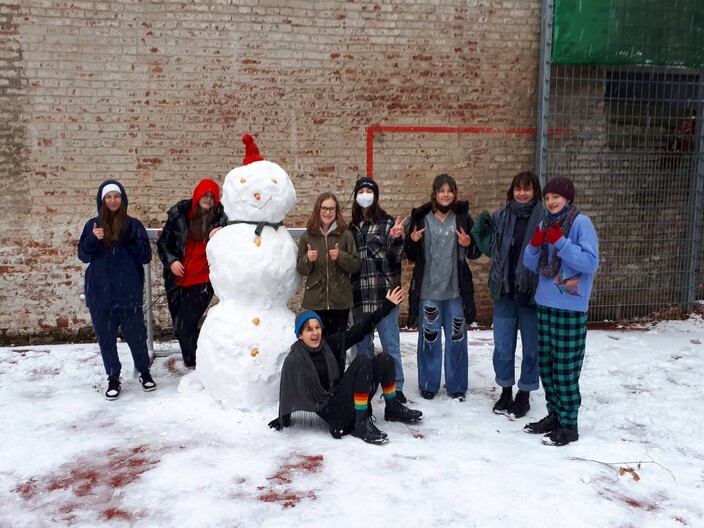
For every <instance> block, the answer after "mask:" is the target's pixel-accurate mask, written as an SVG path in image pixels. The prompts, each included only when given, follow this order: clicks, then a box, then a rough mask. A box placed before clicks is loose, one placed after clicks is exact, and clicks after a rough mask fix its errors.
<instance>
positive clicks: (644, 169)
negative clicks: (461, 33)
mask: <svg viewBox="0 0 704 528" xmlns="http://www.w3.org/2000/svg"><path fill="white" fill-rule="evenodd" d="M645 3H646V4H648V3H650V4H653V5H654V4H655V2H645ZM684 3H685V4H687V2H684ZM553 4H554V3H553V1H552V0H550V1H546V2H544V19H543V56H542V58H541V60H542V65H543V67H542V68H541V83H540V92H539V94H540V102H539V112H540V117H541V120H540V126H539V134H538V151H537V160H538V161H537V168H538V172H539V174H540V176H541V181H542V182H543V183H544V182H546V181H547V180H549V179H550V178H552V177H554V176H557V175H563V176H568V177H570V178H572V179H573V180H574V182H575V187H576V189H577V197H576V200H575V203H576V205H577V206H578V207H579V208H580V209H581V210H583V211H584V212H585V213H586V214H587V215H588V216H590V218H591V219H592V220H593V222H594V225H595V227H596V229H597V233H598V235H599V252H600V269H599V271H598V272H597V275H596V279H595V284H594V291H593V296H592V301H591V303H590V313H589V317H590V320H591V321H602V320H623V319H632V318H636V317H641V316H648V315H652V314H655V313H657V312H663V311H666V310H671V309H673V308H674V309H676V310H689V309H691V308H692V307H693V305H694V303H695V302H697V301H701V300H702V299H704V272H703V264H704V249H703V245H702V230H703V229H704V208H703V202H704V155H703V152H704V143H703V141H702V126H701V124H700V120H701V117H702V115H704V69H702V66H699V67H698V68H686V67H677V68H673V67H670V66H654V65H647V66H639V65H636V64H634V63H636V62H638V60H637V59H638V57H636V58H635V59H634V58H633V57H632V56H628V54H624V53H621V54H620V55H619V52H618V50H616V51H615V52H614V50H613V49H610V50H609V51H608V53H606V52H605V53H604V54H602V56H601V57H600V58H601V59H603V62H608V61H609V60H613V57H619V56H625V57H627V58H628V61H624V62H627V64H613V63H611V64H594V63H589V64H558V63H557V61H555V60H554V59H555V56H554V52H553V49H554V48H553V46H552V45H551V44H554V43H555V40H554V35H553V29H554V26H553V22H554V21H556V20H557V18H555V17H554V16H553V15H556V14H555V13H553V7H554V5H553ZM626 4H628V1H627V0H624V1H621V2H609V5H610V8H611V9H612V16H613V18H612V19H611V21H612V23H613V20H619V16H621V15H622V16H623V17H626V16H630V17H631V18H632V17H633V14H632V13H626V12H625V11H624V12H622V13H619V11H618V10H619V8H623V9H626V8H627V7H628V6H627V5H626ZM658 4H659V5H660V6H662V7H661V8H660V9H661V14H662V16H661V17H659V18H658V17H657V16H656V15H655V14H653V12H651V11H652V10H651V11H648V13H647V15H648V16H647V23H648V24H650V29H651V30H652V29H653V25H657V24H658V23H659V21H660V20H663V21H664V22H662V24H669V23H671V22H672V18H674V19H677V17H671V18H670V19H669V20H668V16H667V15H668V13H669V11H668V12H667V13H666V12H665V11H664V7H665V4H668V6H667V8H668V10H669V9H673V8H676V7H677V6H672V5H670V3H665V2H659V3H658ZM558 14H559V13H558ZM690 19H691V20H695V22H697V23H698V21H699V19H698V18H696V17H694V16H692V17H690ZM683 20H684V22H682V23H686V22H687V19H686V17H684V18H683ZM691 20H690V22H691ZM690 25H691V24H690ZM666 29H668V30H669V28H666ZM695 29H696V24H695ZM700 32H701V31H700ZM632 33H633V34H634V35H631V37H630V38H631V39H634V38H641V39H646V38H647V37H646V36H645V35H646V34H647V33H646V32H645V31H644V32H642V33H640V35H641V36H640V37H638V33H637V32H635V31H632ZM561 44H563V45H564V43H561ZM572 44H573V43H572ZM619 45H622V46H623V44H622V43H620V44H619ZM671 45H672V40H671V39H669V38H662V39H660V41H658V40H655V41H652V40H651V41H648V42H646V43H645V44H644V47H645V48H647V49H648V50H650V51H649V52H650V53H651V55H650V56H656V57H658V61H659V62H666V61H667V58H668V56H669V55H668V51H669V50H668V49H667V48H665V49H663V47H667V46H671ZM629 46H630V48H629V49H631V50H632V49H633V48H634V46H633V45H632V42H631V43H630V44H629ZM658 46H659V47H658ZM566 47H569V44H568V45H567V46H566ZM574 49H575V46H574V45H573V46H572V48H571V50H572V51H574ZM589 51H590V50H588V51H587V52H589ZM680 51H681V50H673V52H672V53H673V56H674V55H677V54H678V53H680ZM686 51H687V53H688V54H689V55H687V58H686V59H684V61H685V62H686V61H689V62H690V63H694V64H700V62H701V58H700V55H696V54H695V55H692V53H694V52H691V51H690V50H686ZM609 53H611V55H609ZM646 54H647V53H646ZM635 55H637V54H635ZM679 56H681V53H680V55H678V57H679ZM693 56H694V59H692V58H691V57H693ZM609 57H611V59H609ZM598 60H599V58H597V61H598ZM673 60H674V59H673ZM642 61H643V62H646V63H648V62H651V61H649V60H648V58H647V57H645V58H643V59H642ZM677 61H680V62H681V59H679V58H678V59H677ZM698 61H699V62H698ZM675 62H676V61H675ZM680 62H676V63H677V64H679V63H680ZM548 129H549V130H551V133H550V135H548V134H547V130H548Z"/></svg>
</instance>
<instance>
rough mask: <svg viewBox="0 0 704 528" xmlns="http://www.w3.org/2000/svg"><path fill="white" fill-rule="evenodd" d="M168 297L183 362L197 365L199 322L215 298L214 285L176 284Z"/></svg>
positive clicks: (168, 293)
mask: <svg viewBox="0 0 704 528" xmlns="http://www.w3.org/2000/svg"><path fill="white" fill-rule="evenodd" d="M166 298H167V300H168V302H169V313H170V314H171V321H172V322H173V324H174V334H175V335H176V339H178V343H179V345H180V346H181V354H182V355H183V363H184V364H185V365H186V366H187V367H195V365H196V347H197V345H198V335H199V334H200V330H199V329H198V323H199V322H200V319H201V317H203V314H204V313H205V311H206V310H207V309H208V305H210V301H211V300H212V298H213V286H212V284H210V283H209V282H206V283H203V284H195V285H193V286H174V287H173V288H171V289H170V290H169V291H168V292H167V294H166Z"/></svg>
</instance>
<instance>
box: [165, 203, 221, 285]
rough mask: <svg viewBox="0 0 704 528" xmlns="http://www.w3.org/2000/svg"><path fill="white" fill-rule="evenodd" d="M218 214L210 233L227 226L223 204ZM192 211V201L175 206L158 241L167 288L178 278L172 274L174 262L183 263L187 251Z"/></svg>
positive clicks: (168, 215) (218, 208)
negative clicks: (189, 219) (189, 215)
mask: <svg viewBox="0 0 704 528" xmlns="http://www.w3.org/2000/svg"><path fill="white" fill-rule="evenodd" d="M214 207H216V208H217V214H216V215H215V218H214V220H213V223H212V225H210V226H208V232H210V231H212V230H213V229H215V228H216V227H218V226H220V227H225V226H226V225H227V215H225V210H224V209H223V206H222V204H221V203H218V204H217V205H216V206H214ZM190 210H191V199H190V198H188V199H186V200H181V201H180V202H178V203H177V204H176V205H174V206H173V207H172V208H171V209H169V212H168V213H167V220H166V223H165V224H164V228H163V229H162V231H161V235H159V239H158V240H157V241H156V248H157V253H158V254H159V259H160V260H161V263H162V264H163V265H164V283H165V284H166V287H167V288H168V287H169V286H171V285H173V284H174V280H175V278H176V276H175V275H174V274H173V273H171V267H170V266H171V264H172V263H173V262H176V261H177V260H178V261H181V262H183V260H182V259H183V254H184V252H185V251H186V239H187V238H188V213H189V211H190Z"/></svg>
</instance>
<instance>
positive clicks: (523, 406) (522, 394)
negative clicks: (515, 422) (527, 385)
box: [508, 390, 530, 418]
mask: <svg viewBox="0 0 704 528" xmlns="http://www.w3.org/2000/svg"><path fill="white" fill-rule="evenodd" d="M528 411H530V392H526V391H522V390H519V391H518V392H517V393H516V399H515V400H513V401H512V402H511V403H510V404H509V406H508V413H509V414H512V415H513V417H514V418H523V417H524V416H525V415H526V414H527V413H528Z"/></svg>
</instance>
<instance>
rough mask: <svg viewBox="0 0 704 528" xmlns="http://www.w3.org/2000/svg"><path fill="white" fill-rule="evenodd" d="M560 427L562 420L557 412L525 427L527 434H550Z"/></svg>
mask: <svg viewBox="0 0 704 528" xmlns="http://www.w3.org/2000/svg"><path fill="white" fill-rule="evenodd" d="M559 425H560V419H559V418H558V416H557V413H556V412H551V413H550V414H548V415H547V416H546V417H545V418H543V419H542V420H539V421H537V422H531V423H529V424H526V425H525V426H524V427H523V430H524V431H525V432H526V433H530V434H541V435H544V434H550V433H552V432H553V431H554V430H555V429H556V428H557V427H558V426H559Z"/></svg>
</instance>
